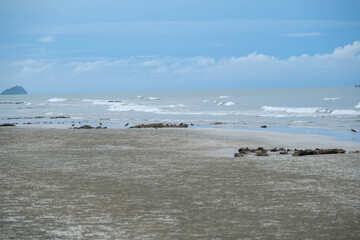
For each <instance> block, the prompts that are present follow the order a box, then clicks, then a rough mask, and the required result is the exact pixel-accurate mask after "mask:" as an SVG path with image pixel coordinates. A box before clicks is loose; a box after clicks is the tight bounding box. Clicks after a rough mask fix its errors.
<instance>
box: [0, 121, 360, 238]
mask: <svg viewBox="0 0 360 240" xmlns="http://www.w3.org/2000/svg"><path fill="white" fill-rule="evenodd" d="M239 147H291V148H296V147H298V148H307V147H311V148H315V147H337V148H345V149H346V150H356V148H358V149H360V146H359V144H356V143H354V144H351V143H340V142H334V141H330V140H328V139H327V138H326V137H313V136H302V135H295V134H281V133H259V132H255V131H232V130H209V129H89V130H84V129H50V128H49V129H41V128H31V127H30V128H25V127H23V128H21V127H8V128H5V127H4V128H1V129H0V189H1V193H0V239H360V227H359V226H360V191H359V189H360V154H349V153H347V154H343V155H321V156H304V157H293V156H286V155H285V156H269V157H253V156H252V157H240V158H234V157H233V154H234V153H235V152H236V151H237V149H238V148H239Z"/></svg>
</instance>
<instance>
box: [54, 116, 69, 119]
mask: <svg viewBox="0 0 360 240" xmlns="http://www.w3.org/2000/svg"><path fill="white" fill-rule="evenodd" d="M58 118H70V117H66V116H56V117H51V119H58Z"/></svg>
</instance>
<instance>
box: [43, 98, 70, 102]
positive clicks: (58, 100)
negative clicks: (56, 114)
mask: <svg viewBox="0 0 360 240" xmlns="http://www.w3.org/2000/svg"><path fill="white" fill-rule="evenodd" d="M47 101H48V102H64V101H66V99H65V98H50V99H48V100H47Z"/></svg>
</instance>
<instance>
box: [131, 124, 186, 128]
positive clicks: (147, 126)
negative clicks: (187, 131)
mask: <svg viewBox="0 0 360 240" xmlns="http://www.w3.org/2000/svg"><path fill="white" fill-rule="evenodd" d="M188 126H189V125H188V124H186V123H180V124H164V123H150V124H140V125H136V126H133V127H130V128H155V129H157V128H187V127H188Z"/></svg>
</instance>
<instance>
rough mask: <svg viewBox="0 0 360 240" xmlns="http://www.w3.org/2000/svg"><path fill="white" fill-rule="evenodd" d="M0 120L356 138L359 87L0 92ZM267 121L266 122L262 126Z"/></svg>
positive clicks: (359, 127)
mask: <svg viewBox="0 0 360 240" xmlns="http://www.w3.org/2000/svg"><path fill="white" fill-rule="evenodd" d="M0 122H1V123H16V124H18V125H30V124H31V125H34V124H35V125H36V124H37V125H54V124H56V125H59V124H60V125H69V126H71V125H72V124H75V125H76V126H80V125H84V124H89V125H93V126H98V125H99V124H100V123H102V126H107V127H109V128H121V127H124V125H125V124H126V123H129V126H132V125H136V124H140V123H153V122H164V123H182V122H184V123H189V124H190V123H192V124H194V126H192V127H217V128H248V129H259V130H261V131H288V132H297V133H312V134H325V135H332V136H336V137H338V138H341V139H344V140H349V141H359V142H360V134H359V133H357V134H353V133H352V132H351V131H350V129H356V130H358V131H359V132H360V88H356V87H328V88H293V89H286V88H283V89H238V90H208V91H206V90H204V91H163V92H119V93H81V94H52V95H45V94H42V95H40V94H39V95H35V94H29V95H2V96H0ZM262 125H266V126H267V128H266V129H264V128H260V126H262Z"/></svg>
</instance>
